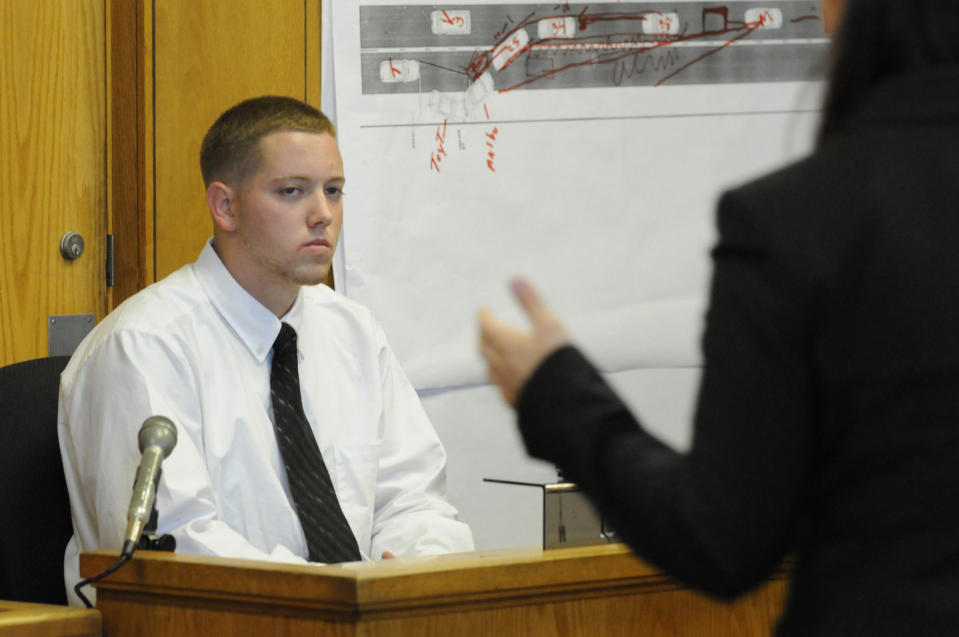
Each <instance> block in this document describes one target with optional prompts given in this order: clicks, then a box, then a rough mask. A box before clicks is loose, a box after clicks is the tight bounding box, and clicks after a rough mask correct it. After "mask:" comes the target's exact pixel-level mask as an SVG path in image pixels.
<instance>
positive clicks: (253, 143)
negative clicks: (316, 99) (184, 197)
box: [200, 95, 336, 187]
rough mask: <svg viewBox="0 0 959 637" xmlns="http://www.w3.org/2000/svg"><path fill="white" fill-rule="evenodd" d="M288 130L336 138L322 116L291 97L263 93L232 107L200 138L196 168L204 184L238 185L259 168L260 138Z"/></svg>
mask: <svg viewBox="0 0 959 637" xmlns="http://www.w3.org/2000/svg"><path fill="white" fill-rule="evenodd" d="M288 131H299V132H304V133H316V134H318V135H319V134H322V133H329V134H330V135H331V136H333V137H336V128H335V127H334V126H333V123H332V122H331V121H330V120H329V119H328V118H327V117H326V115H324V114H323V113H321V112H320V111H319V110H317V109H316V108H314V107H312V106H310V105H309V104H306V103H304V102H301V101H300V100H297V99H293V98H292V97H279V96H275V95H264V96H262V97H254V98H252V99H248V100H244V101H242V102H240V103H239V104H237V105H236V106H233V107H232V108H230V109H229V110H227V111H226V112H224V113H223V114H222V115H220V116H219V117H218V118H217V120H216V122H214V123H213V126H211V127H210V130H208V131H207V133H206V136H205V137H204V138H203V145H202V146H201V148H200V171H201V172H202V173H203V182H204V184H206V186H207V187H209V186H210V184H211V183H213V182H214V181H223V182H225V183H227V184H229V185H231V186H234V187H236V186H238V185H240V184H242V183H243V181H244V180H245V179H246V178H247V177H249V176H250V175H251V174H253V173H254V172H256V170H257V169H258V168H259V165H260V159H261V154H260V140H261V139H263V138H264V137H265V136H267V135H269V134H270V133H277V132H288Z"/></svg>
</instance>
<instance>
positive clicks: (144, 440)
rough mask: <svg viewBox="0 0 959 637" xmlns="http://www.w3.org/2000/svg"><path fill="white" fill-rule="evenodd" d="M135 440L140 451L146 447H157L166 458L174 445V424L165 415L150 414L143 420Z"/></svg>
mask: <svg viewBox="0 0 959 637" xmlns="http://www.w3.org/2000/svg"><path fill="white" fill-rule="evenodd" d="M137 442H138V443H139V444H140V453H143V450H144V449H146V448H147V447H159V448H160V450H161V451H163V457H164V458H166V457H167V456H169V455H170V452H171V451H173V447H175V446H176V425H174V424H173V421H172V420H170V419H169V418H167V417H166V416H150V417H149V418H147V419H146V420H144V421H143V425H142V426H141V427H140V433H139V434H138V435H137Z"/></svg>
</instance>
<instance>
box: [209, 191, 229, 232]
mask: <svg viewBox="0 0 959 637" xmlns="http://www.w3.org/2000/svg"><path fill="white" fill-rule="evenodd" d="M235 199H236V191H235V190H233V188H230V187H229V186H227V185H226V184H225V183H223V182H222V181H214V182H213V183H211V184H210V187H209V188H207V189H206V205H207V206H209V208H210V215H211V216H212V217H213V225H214V226H216V227H217V228H219V229H220V230H223V231H225V232H233V231H234V230H236V216H235V215H234V210H233V204H234V202H235Z"/></svg>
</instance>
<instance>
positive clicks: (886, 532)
mask: <svg viewBox="0 0 959 637" xmlns="http://www.w3.org/2000/svg"><path fill="white" fill-rule="evenodd" d="M825 4H826V5H828V6H825V7H824V9H825V10H826V14H825V17H826V18H827V26H828V25H829V24H830V23H831V22H832V21H833V20H832V18H833V17H834V15H835V13H836V12H837V11H839V10H840V9H841V8H842V7H840V6H839V5H841V4H842V3H841V2H827V3H825ZM845 5H846V6H845V9H844V12H843V14H842V19H841V20H840V27H839V32H838V37H837V40H836V42H835V45H834V58H833V59H834V62H833V71H832V77H831V81H830V87H829V93H828V97H827V100H826V104H825V108H824V119H823V125H822V129H821V139H820V141H819V144H818V147H817V149H816V152H815V153H814V154H812V155H811V156H810V157H809V158H807V159H805V160H804V161H801V162H799V163H797V164H795V165H793V166H791V167H788V168H786V169H784V170H781V171H779V172H777V173H775V174H772V175H769V176H767V177H765V178H763V179H760V180H758V181H756V182H754V183H751V184H748V185H746V186H744V187H741V188H738V189H736V190H733V191H731V192H728V193H726V194H725V195H724V196H723V197H722V199H721V201H720V203H719V212H718V224H719V241H718V244H717V245H716V247H715V249H714V251H713V259H714V272H713V280H712V288H711V296H710V307H709V311H708V313H707V317H706V330H705V333H704V336H703V351H704V360H705V364H704V369H703V377H702V384H701V387H700V390H699V396H698V402H697V409H696V413H695V423H694V434H693V442H692V446H691V448H690V450H689V452H688V453H685V454H679V453H677V452H675V451H673V450H672V449H670V448H669V447H667V446H665V445H664V444H662V443H661V442H659V441H658V440H656V439H655V438H653V437H652V436H651V435H650V434H648V433H647V432H646V431H645V430H644V429H643V428H642V426H641V425H640V424H639V423H638V421H637V420H636V418H635V417H634V416H632V415H631V414H630V413H629V412H628V410H627V408H626V407H625V406H624V404H623V403H622V401H621V400H620V399H619V398H617V397H616V396H615V395H614V393H613V392H612V390H611V389H610V387H609V386H608V385H607V384H606V383H605V382H604V381H603V379H602V378H601V377H600V375H599V373H598V372H597V370H596V369H595V368H594V367H593V366H592V365H591V364H590V363H589V362H588V361H587V360H586V359H585V358H584V357H583V355H582V354H581V353H580V352H579V351H578V350H577V349H575V348H574V347H572V346H570V345H569V344H568V342H567V337H566V335H565V332H564V331H563V327H562V325H561V324H560V323H559V321H558V320H557V318H556V317H555V316H554V315H552V314H551V313H550V311H549V309H548V308H547V307H546V306H545V305H544V304H543V302H542V301H541V300H540V299H539V297H538V296H537V294H536V292H535V291H534V290H533V289H532V288H531V287H530V286H529V285H528V284H527V283H525V282H523V281H521V280H519V281H516V282H515V283H514V291H515V292H516V295H517V297H518V298H519V300H520V303H521V304H522V305H523V307H524V308H525V309H526V311H527V313H528V314H529V315H530V317H531V319H532V323H533V330H532V332H525V331H520V330H516V329H514V328H511V327H509V326H506V325H504V324H502V323H500V322H499V321H497V320H496V319H494V318H493V317H491V316H490V315H489V314H488V313H486V312H485V311H483V312H481V315H480V322H481V341H482V343H481V346H482V351H483V355H484V356H485V357H486V359H487V361H488V363H489V366H490V368H489V374H490V379H491V380H492V381H493V382H494V383H496V384H497V385H499V387H500V389H501V391H502V393H503V395H504V397H505V398H506V399H507V401H509V402H510V403H512V404H514V405H515V407H516V410H517V414H518V419H519V425H520V428H521V431H522V434H523V437H524V440H525V442H526V445H527V448H528V450H529V452H530V453H531V454H532V455H534V456H537V457H540V458H543V459H546V460H549V461H552V462H554V463H556V464H557V465H558V466H559V467H560V468H561V469H562V470H563V473H564V474H565V476H567V477H568V478H569V479H571V480H573V481H575V482H577V483H579V484H580V485H581V486H582V487H583V488H585V489H586V490H587V492H588V493H589V494H590V496H591V497H592V498H593V500H594V502H596V504H597V505H598V506H599V507H600V509H601V510H602V511H603V513H604V514H605V515H606V516H607V517H608V518H609V520H610V522H611V524H612V526H613V528H615V529H616V530H617V532H618V533H619V535H620V536H621V537H622V538H623V539H624V540H625V541H626V542H628V543H629V544H630V545H631V546H632V547H633V548H634V549H635V551H636V552H637V553H638V554H640V555H642V556H643V557H644V558H645V559H647V560H648V561H649V562H651V563H653V564H655V565H657V566H658V567H660V568H662V569H663V570H665V571H666V572H668V573H670V574H672V575H674V576H676V577H677V578H679V579H681V580H683V581H685V582H687V583H688V584H690V585H692V586H695V587H698V588H699V589H701V590H703V591H706V592H708V593H711V594H714V595H717V596H720V597H727V598H731V597H734V596H737V595H739V594H741V593H743V592H745V591H748V590H749V589H751V588H752V587H754V586H756V585H758V584H759V583H761V582H763V580H764V579H765V578H766V577H767V576H768V575H769V574H770V573H771V572H772V571H773V569H775V568H776V566H777V565H778V564H779V563H780V562H781V561H782V560H783V558H784V557H785V556H786V555H788V554H793V555H795V557H796V567H795V572H794V580H793V584H792V587H791V591H790V595H789V599H788V603H787V606H786V609H785V612H784V614H783V617H782V618H781V620H780V623H779V626H778V629H777V634H779V635H781V636H786V635H842V636H844V637H845V636H849V635H869V636H876V635H897V636H899V635H959V2H957V1H956V0H848V2H846V3H845ZM643 337H644V335H642V334H637V335H636V338H643Z"/></svg>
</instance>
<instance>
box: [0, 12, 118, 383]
mask: <svg viewBox="0 0 959 637" xmlns="http://www.w3.org/2000/svg"><path fill="white" fill-rule="evenodd" d="M105 43H106V36H105V3H104V1H103V0H99V1H96V0H90V1H86V2H76V1H74V0H49V1H44V2H22V1H20V0H0V46H2V55H0V364H3V365H6V364H9V363H13V362H17V361H21V360H26V359H30V358H37V357H40V356H46V355H47V354H48V346H47V317H48V316H49V315H52V314H74V313H88V312H92V313H94V314H95V316H96V318H97V319H98V320H99V319H100V318H102V317H103V316H104V314H105V311H106V307H107V293H106V287H105V270H104V260H105V256H106V252H105V236H106V231H107V213H106V110H107V107H106V61H105V48H106V46H105ZM68 230H72V231H74V232H78V233H80V234H81V235H82V236H83V238H84V240H85V242H86V250H85V252H84V254H83V256H82V257H81V258H80V259H78V260H77V261H73V262H66V261H64V260H63V258H62V257H61V256H60V253H59V242H60V237H61V235H63V233H64V232H66V231H68Z"/></svg>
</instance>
